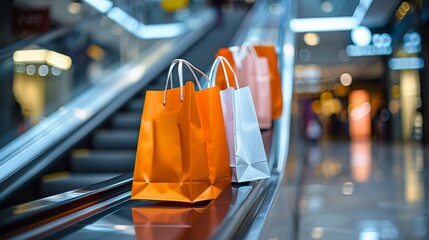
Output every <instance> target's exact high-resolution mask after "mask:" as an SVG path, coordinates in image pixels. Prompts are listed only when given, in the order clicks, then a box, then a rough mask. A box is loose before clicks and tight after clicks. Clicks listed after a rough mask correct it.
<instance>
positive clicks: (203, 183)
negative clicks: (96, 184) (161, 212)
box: [131, 59, 231, 202]
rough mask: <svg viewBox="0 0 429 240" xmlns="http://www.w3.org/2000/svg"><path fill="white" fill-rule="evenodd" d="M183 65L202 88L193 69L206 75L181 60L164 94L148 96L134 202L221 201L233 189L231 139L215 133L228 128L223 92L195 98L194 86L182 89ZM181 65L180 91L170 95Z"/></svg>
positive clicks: (202, 93)
mask: <svg viewBox="0 0 429 240" xmlns="http://www.w3.org/2000/svg"><path fill="white" fill-rule="evenodd" d="M183 63H185V65H186V66H187V67H188V68H189V69H190V70H191V72H192V74H193V75H194V77H195V80H196V81H197V83H198V79H197V77H196V75H195V73H194V72H193V71H192V68H193V69H196V70H197V71H199V72H200V73H202V72H201V71H200V70H198V69H197V68H195V67H194V66H192V65H191V64H190V63H189V62H187V61H185V60H182V59H176V60H174V61H173V62H172V64H171V65H170V69H169V72H168V77H167V82H166V86H165V90H164V91H147V92H146V98H145V103H144V109H143V114H142V120H141V125H140V134H139V139H138V146H137V153H136V163H135V168H134V179H133V185H132V193H131V198H132V199H146V200H165V201H179V202H198V201H204V200H210V199H214V198H216V197H217V196H218V195H219V194H220V193H221V192H222V190H224V189H225V188H226V187H228V186H229V185H230V181H231V179H230V172H229V164H228V163H229V160H228V150H227V144H226V137H225V135H224V134H222V133H215V132H216V131H217V132H222V131H221V130H220V129H224V126H223V121H220V120H221V119H222V108H221V105H220V96H219V90H218V89H217V88H208V89H204V90H202V91H200V92H198V93H196V92H195V89H194V84H193V83H192V82H187V83H186V85H185V86H183ZM176 64H178V73H179V83H180V87H179V88H172V89H169V90H167V87H168V82H171V86H172V80H173V79H172V69H173V68H174V66H175V65H176ZM202 74H203V73H202ZM204 76H205V75H204ZM205 77H207V76H205ZM198 86H199V83H198ZM216 92H217V93H216ZM216 102H218V103H216ZM218 119H220V120H218ZM215 122H216V123H215ZM222 127H223V128H222ZM223 132H224V131H223Z"/></svg>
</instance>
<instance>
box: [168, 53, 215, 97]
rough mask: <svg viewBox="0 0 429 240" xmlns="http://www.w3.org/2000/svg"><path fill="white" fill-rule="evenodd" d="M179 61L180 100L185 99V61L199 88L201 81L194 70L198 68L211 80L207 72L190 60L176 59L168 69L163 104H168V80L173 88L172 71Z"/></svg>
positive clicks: (198, 70)
mask: <svg viewBox="0 0 429 240" xmlns="http://www.w3.org/2000/svg"><path fill="white" fill-rule="evenodd" d="M177 63H179V65H178V67H177V73H178V75H179V85H180V100H181V101H183V63H185V65H186V66H187V67H188V69H189V70H190V71H191V73H192V75H193V76H194V79H195V81H196V83H197V85H198V88H199V90H201V84H200V81H199V80H198V78H197V75H196V74H195V72H194V70H196V71H197V72H199V73H201V75H203V77H205V78H206V79H207V81H209V82H210V79H209V77H207V75H206V74H204V72H203V71H201V70H200V69H198V68H197V67H195V66H194V65H192V64H191V63H190V62H188V61H186V60H185V59H174V60H173V61H172V62H171V64H170V68H169V69H168V75H167V81H166V83H165V89H164V100H163V104H164V106H165V105H166V104H167V87H168V82H170V85H171V88H173V75H172V71H173V68H174V66H176V64H177Z"/></svg>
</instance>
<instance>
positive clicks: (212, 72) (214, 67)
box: [209, 56, 240, 89]
mask: <svg viewBox="0 0 429 240" xmlns="http://www.w3.org/2000/svg"><path fill="white" fill-rule="evenodd" d="M219 63H221V64H222V69H223V74H224V76H225V80H226V86H227V87H228V88H229V87H230V86H229V79H228V74H227V72H226V67H225V63H226V65H228V68H229V70H231V72H232V74H233V75H234V80H235V85H236V86H237V89H240V86H239V85H238V81H237V75H235V72H234V69H233V68H232V67H231V64H229V62H228V60H227V59H226V58H225V57H223V56H218V57H217V58H216V60H215V61H214V62H213V65H212V67H211V69H210V73H209V79H210V81H209V84H210V83H211V84H212V85H209V86H210V87H214V86H215V85H216V72H217V69H218V68H219Z"/></svg>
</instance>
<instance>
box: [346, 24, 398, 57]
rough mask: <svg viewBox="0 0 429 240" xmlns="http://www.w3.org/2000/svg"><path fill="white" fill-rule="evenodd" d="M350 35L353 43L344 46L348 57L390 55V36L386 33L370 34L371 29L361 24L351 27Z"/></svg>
mask: <svg viewBox="0 0 429 240" xmlns="http://www.w3.org/2000/svg"><path fill="white" fill-rule="evenodd" d="M351 37H352V41H353V43H354V44H351V45H348V46H347V48H346V53H347V55H349V56H350V57H361V56H379V55H390V54H391V53H392V37H391V36H390V35H389V34H387V33H381V34H379V33H376V34H372V35H371V31H370V30H369V29H368V28H366V27H363V26H362V27H359V28H356V29H353V30H352V32H351ZM362 39H364V40H365V41H362ZM371 42H372V44H371Z"/></svg>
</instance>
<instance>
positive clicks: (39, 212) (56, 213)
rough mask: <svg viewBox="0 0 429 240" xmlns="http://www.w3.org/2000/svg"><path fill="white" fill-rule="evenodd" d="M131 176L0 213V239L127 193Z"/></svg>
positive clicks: (110, 180)
mask: <svg viewBox="0 0 429 240" xmlns="http://www.w3.org/2000/svg"><path fill="white" fill-rule="evenodd" d="M131 183H132V173H126V174H123V175H120V176H118V177H115V178H112V179H109V180H106V181H104V182H100V183H97V184H94V185H91V186H87V187H84V188H81V189H76V190H73V191H69V192H65V193H61V194H57V195H54V196H50V197H46V198H43V199H40V200H36V201H33V202H29V203H25V204H21V205H17V206H14V207H10V208H6V209H4V210H2V211H0V219H1V221H0V238H1V239H3V237H4V236H9V237H10V236H12V235H15V234H20V233H22V232H24V231H27V230H29V226H30V227H31V229H32V228H36V227H38V226H40V225H43V224H46V223H47V219H49V222H50V221H55V220H56V219H59V218H61V217H64V216H65V215H69V214H72V213H74V212H77V211H79V210H82V209H83V208H86V207H88V206H89V205H88V203H91V205H94V204H97V203H100V202H102V201H105V200H106V199H109V198H111V197H114V196H117V195H119V194H122V193H125V192H127V191H129V190H130V187H131Z"/></svg>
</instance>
